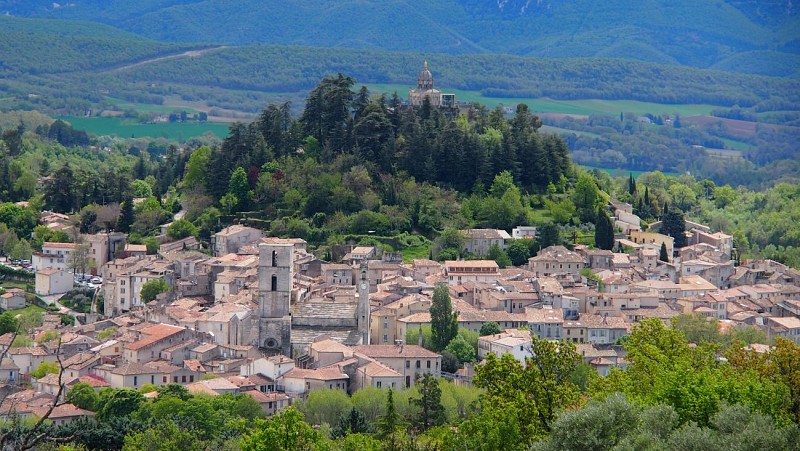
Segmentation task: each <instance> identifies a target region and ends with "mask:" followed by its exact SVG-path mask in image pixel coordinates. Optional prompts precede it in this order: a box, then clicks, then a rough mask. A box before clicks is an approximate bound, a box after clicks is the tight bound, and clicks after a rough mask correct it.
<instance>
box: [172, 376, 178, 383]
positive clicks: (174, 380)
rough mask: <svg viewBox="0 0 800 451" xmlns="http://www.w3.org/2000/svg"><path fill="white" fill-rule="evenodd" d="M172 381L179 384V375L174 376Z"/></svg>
mask: <svg viewBox="0 0 800 451" xmlns="http://www.w3.org/2000/svg"><path fill="white" fill-rule="evenodd" d="M172 382H173V383H175V384H177V383H178V376H173V377H172Z"/></svg>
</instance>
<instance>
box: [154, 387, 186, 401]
mask: <svg viewBox="0 0 800 451" xmlns="http://www.w3.org/2000/svg"><path fill="white" fill-rule="evenodd" d="M156 391H158V397H157V399H162V398H167V397H173V398H177V399H180V400H182V401H188V400H189V398H190V397H191V394H190V393H189V390H187V389H186V387H184V386H183V385H179V384H167V385H161V386H159V387H158V388H157V389H156Z"/></svg>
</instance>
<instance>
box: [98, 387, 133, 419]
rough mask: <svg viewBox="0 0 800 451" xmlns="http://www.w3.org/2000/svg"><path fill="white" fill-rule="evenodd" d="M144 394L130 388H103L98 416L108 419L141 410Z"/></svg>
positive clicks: (125, 415)
mask: <svg viewBox="0 0 800 451" xmlns="http://www.w3.org/2000/svg"><path fill="white" fill-rule="evenodd" d="M143 402H144V396H143V395H142V394H141V393H139V392H138V391H136V390H133V389H130V388H122V389H103V390H101V391H100V399H99V401H98V403H97V407H98V409H97V418H98V420H100V421H106V420H109V419H111V418H119V417H127V416H129V415H130V414H132V413H133V412H135V411H137V410H139V407H140V406H141V405H142V403H143Z"/></svg>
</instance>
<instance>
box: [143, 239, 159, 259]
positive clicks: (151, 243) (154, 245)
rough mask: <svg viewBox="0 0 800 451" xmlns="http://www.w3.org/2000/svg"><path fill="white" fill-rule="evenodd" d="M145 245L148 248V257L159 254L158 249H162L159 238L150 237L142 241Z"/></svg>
mask: <svg viewBox="0 0 800 451" xmlns="http://www.w3.org/2000/svg"><path fill="white" fill-rule="evenodd" d="M142 242H143V243H144V245H145V246H146V247H147V255H155V254H157V253H158V249H159V248H160V247H161V242H160V241H158V238H156V237H153V236H149V237H147V238H145V239H143V240H142Z"/></svg>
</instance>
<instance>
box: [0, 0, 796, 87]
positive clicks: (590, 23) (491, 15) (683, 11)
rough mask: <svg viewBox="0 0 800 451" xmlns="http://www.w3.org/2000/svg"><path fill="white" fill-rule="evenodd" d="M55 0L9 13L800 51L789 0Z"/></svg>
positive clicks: (710, 60) (307, 37) (284, 34)
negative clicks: (61, 2) (58, 3)
mask: <svg viewBox="0 0 800 451" xmlns="http://www.w3.org/2000/svg"><path fill="white" fill-rule="evenodd" d="M53 5H55V4H54V3H52V2H50V1H46V0H0V12H2V11H7V12H10V13H11V14H15V15H20V16H33V17H46V18H68V19H84V20H96V21H101V22H105V23H108V24H112V25H114V26H119V27H121V28H123V29H126V30H129V31H133V32H136V33H139V34H142V35H144V36H147V37H149V38H153V39H158V40H167V41H182V42H216V43H224V44H229V45H241V44H257V43H262V44H267V43H269V44H287V45H305V46H316V47H336V48H360V49H378V50H390V51H422V52H430V53H450V54H462V53H508V54H514V55H520V56H535V57H555V58H574V57H621V58H631V59H637V60H645V61H650V62H658V63H678V64H683V65H689V66H694V67H711V66H713V65H715V64H717V63H719V62H720V61H723V60H726V59H728V58H731V57H734V56H736V55H739V54H744V57H743V58H747V57H748V55H752V56H753V57H755V58H756V60H755V61H761V60H760V59H758V58H760V57H759V56H758V54H757V53H756V54H750V53H747V52H753V51H771V52H775V53H774V56H775V57H777V60H780V59H782V58H788V56H787V55H791V54H795V55H797V54H798V53H800V45H798V42H800V19H799V16H798V14H797V10H796V8H792V7H791V4H787V2H785V1H773V2H767V4H765V2H759V1H755V0H725V1H714V2H711V1H703V2H698V1H695V0H675V1H672V2H663V1H658V0H637V1H634V0H617V1H614V2H597V1H596V0H570V1H567V0H539V1H536V2H531V1H529V0H507V1H502V2H497V1H493V0H429V1H426V2H424V4H418V3H416V2H407V1H401V0H335V1H330V0H284V1H280V2H276V1H262V0H241V1H236V2H230V1H224V0H203V1H200V0H173V1H168V0H142V1H138V2H129V1H120V0H110V1H109V0H74V1H72V2H70V3H68V4H65V5H64V6H59V7H54V6H53ZM211 23H213V24H215V26H213V27H210V26H208V24H211ZM266 24H268V26H267V25H266ZM773 61H776V60H775V59H773ZM789 62H790V63H791V62H792V61H791V60H789ZM784 65H785V63H783V62H779V63H778V66H779V67H782V66H784ZM769 67H770V65H767V66H765V67H760V68H759V67H758V65H757V64H753V63H748V62H747V61H745V62H744V64H741V65H728V66H725V69H726V70H733V71H739V72H749V71H750V70H751V69H754V68H755V69H757V73H762V74H763V73H764V72H767V74H768V75H780V76H782V75H786V73H787V71H786V70H779V71H776V72H770V71H769V70H768V68H769Z"/></svg>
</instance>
